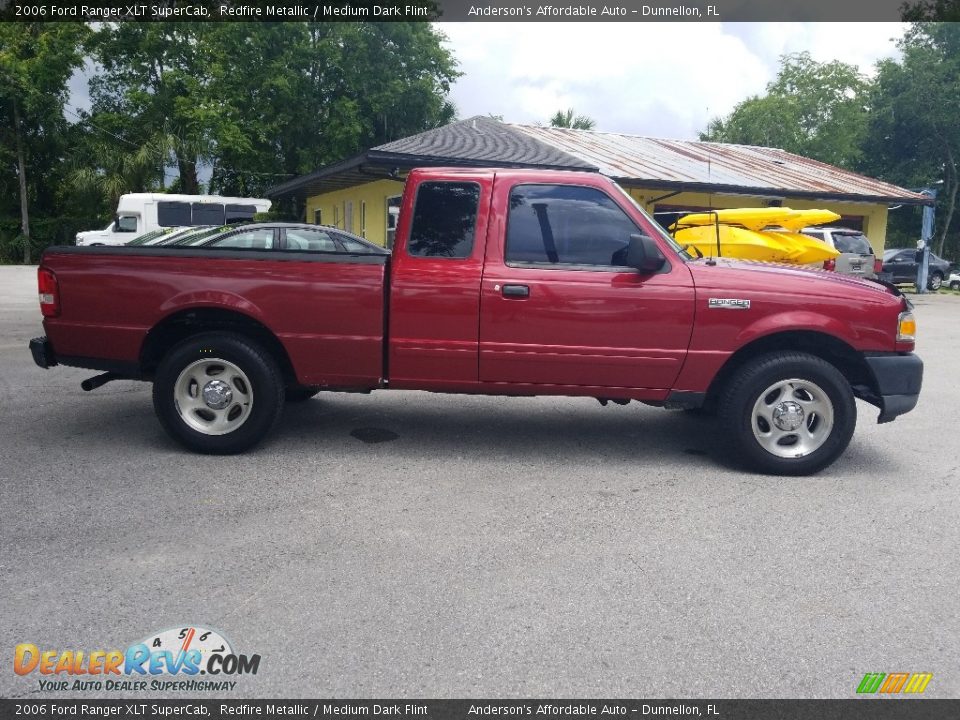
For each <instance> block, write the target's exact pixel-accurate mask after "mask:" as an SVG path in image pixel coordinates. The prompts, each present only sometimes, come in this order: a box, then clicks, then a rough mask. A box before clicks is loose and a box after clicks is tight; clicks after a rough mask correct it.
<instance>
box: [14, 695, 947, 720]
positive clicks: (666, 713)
mask: <svg viewBox="0 0 960 720" xmlns="http://www.w3.org/2000/svg"><path fill="white" fill-rule="evenodd" d="M0 717H2V718H4V719H7V718H10V719H14V718H35V719H37V720H46V719H47V718H122V719H123V720H153V719H154V718H163V719H164V720H168V719H169V718H203V719H204V720H225V719H227V718H230V719H235V718H257V719H258V720H291V719H292V718H302V719H307V718H318V719H322V720H342V719H343V718H352V719H354V720H355V719H356V718H396V719H400V718H404V719H405V720H491V719H498V720H499V719H503V718H507V719H510V720H517V719H518V718H528V719H529V720H583V719H585V718H592V719H594V720H618V719H619V718H627V719H629V720H641V719H643V720H646V719H648V718H684V720H689V719H690V718H704V719H705V720H944V719H945V718H956V717H960V700H922V699H920V698H914V699H899V698H898V699H892V698H891V699H886V700H879V699H857V700H853V699H851V700H624V699H617V700H613V699H610V700H559V699H540V700H495V699H483V700H422V699H421V700H402V699H401V700H397V699H389V700H388V699H377V700H345V699H336V700H333V699H325V700H304V699H296V700H294V699H268V700H210V699H206V698H205V699H202V700H199V699H179V700H151V699H147V698H136V699H128V700H94V699H91V700H50V699H47V698H44V697H43V696H36V695H31V696H30V697H29V698H23V699H18V700H0Z"/></svg>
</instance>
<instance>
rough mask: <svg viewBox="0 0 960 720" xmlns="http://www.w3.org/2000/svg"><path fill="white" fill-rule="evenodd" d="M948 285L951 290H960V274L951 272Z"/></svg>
mask: <svg viewBox="0 0 960 720" xmlns="http://www.w3.org/2000/svg"><path fill="white" fill-rule="evenodd" d="M947 287H949V288H950V289H951V290H960V274H958V273H950V277H949V278H947Z"/></svg>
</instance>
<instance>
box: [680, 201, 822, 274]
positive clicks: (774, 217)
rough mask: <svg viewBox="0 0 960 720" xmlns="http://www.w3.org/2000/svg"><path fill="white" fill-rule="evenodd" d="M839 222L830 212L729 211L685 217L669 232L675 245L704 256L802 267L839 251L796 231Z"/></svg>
mask: <svg viewBox="0 0 960 720" xmlns="http://www.w3.org/2000/svg"><path fill="white" fill-rule="evenodd" d="M839 218H840V216H839V215H837V214H836V213H835V212H831V211H830V210H791V209H790V208H784V207H776V208H735V209H727V210H716V211H714V212H701V213H691V214H690V215H685V216H683V217H682V218H680V219H679V220H677V222H675V223H674V224H673V225H671V226H670V229H671V230H672V231H673V233H674V237H675V238H676V240H677V242H679V243H680V244H681V245H686V246H688V247H692V248H696V249H697V250H698V251H699V252H700V254H702V255H704V256H718V255H719V256H722V257H733V258H741V259H744V260H761V261H765V262H780V263H789V264H792V265H806V264H809V263H821V262H823V261H824V260H830V259H831V258H835V257H837V256H838V255H839V254H840V253H839V252H837V251H836V250H834V249H833V248H831V247H830V246H829V245H827V244H826V243H823V242H820V241H819V240H815V239H814V238H812V237H809V236H807V235H803V234H802V233H800V232H799V231H800V230H801V229H802V228H805V227H807V226H810V225H821V224H823V223H828V222H833V221H835V220H838V219H839ZM718 245H719V248H718Z"/></svg>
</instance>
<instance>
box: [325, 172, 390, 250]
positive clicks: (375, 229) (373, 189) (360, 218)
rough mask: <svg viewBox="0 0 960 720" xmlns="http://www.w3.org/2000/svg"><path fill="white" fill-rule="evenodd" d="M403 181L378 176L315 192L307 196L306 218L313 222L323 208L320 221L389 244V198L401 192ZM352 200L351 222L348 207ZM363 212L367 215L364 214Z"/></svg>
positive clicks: (378, 242)
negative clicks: (316, 212)
mask: <svg viewBox="0 0 960 720" xmlns="http://www.w3.org/2000/svg"><path fill="white" fill-rule="evenodd" d="M402 192H403V182H402V181H399V180H375V181H373V182H369V183H364V184H363V185H355V186H354V187H351V188H347V189H345V190H336V191H334V192H329V193H324V194H323V195H314V196H313V197H310V198H307V203H306V209H307V218H306V219H307V222H314V212H315V211H316V210H319V211H320V222H321V224H323V225H331V226H333V227H338V228H340V229H341V230H350V231H351V232H352V233H353V234H354V235H359V236H360V237H364V238H366V239H367V240H369V241H370V242H372V243H376V244H377V245H381V246H384V247H385V246H386V244H387V198H390V197H393V196H395V195H400V194H401V193H402ZM350 203H352V222H351V221H349V220H348V217H347V216H348V210H350V209H351V208H350ZM364 215H366V217H365V218H364Z"/></svg>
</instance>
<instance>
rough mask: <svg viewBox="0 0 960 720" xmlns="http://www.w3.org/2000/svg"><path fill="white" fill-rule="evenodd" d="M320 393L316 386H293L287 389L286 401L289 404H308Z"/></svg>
mask: <svg viewBox="0 0 960 720" xmlns="http://www.w3.org/2000/svg"><path fill="white" fill-rule="evenodd" d="M319 392H320V388H318V387H316V386H314V385H292V386H290V387H288V388H287V392H286V396H285V399H286V401H287V402H288V403H300V402H306V401H307V400H309V399H310V398H312V397H313V396H314V395H316V394H317V393H319Z"/></svg>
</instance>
